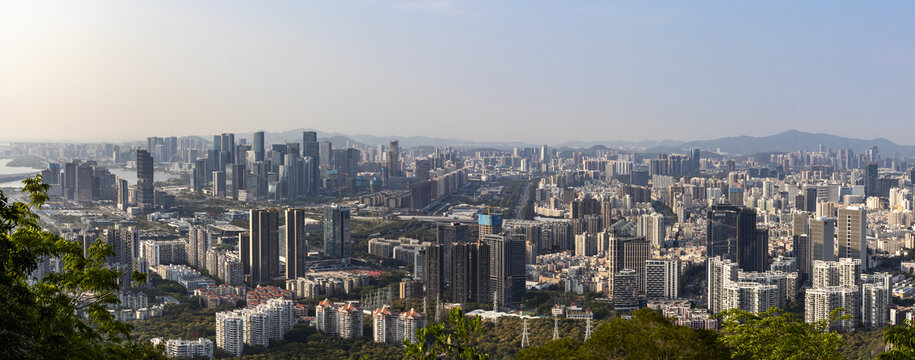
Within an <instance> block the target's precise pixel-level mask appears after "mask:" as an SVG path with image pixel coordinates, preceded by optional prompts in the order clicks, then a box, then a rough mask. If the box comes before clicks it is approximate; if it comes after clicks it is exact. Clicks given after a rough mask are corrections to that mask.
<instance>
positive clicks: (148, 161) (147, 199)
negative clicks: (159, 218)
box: [137, 150, 155, 211]
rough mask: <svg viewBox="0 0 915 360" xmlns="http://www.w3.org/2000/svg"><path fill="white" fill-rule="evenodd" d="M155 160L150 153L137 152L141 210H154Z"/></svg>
mask: <svg viewBox="0 0 915 360" xmlns="http://www.w3.org/2000/svg"><path fill="white" fill-rule="evenodd" d="M154 196H155V194H154V189H153V158H152V156H150V155H149V151H146V150H137V205H139V206H140V210H143V211H149V210H151V209H152V208H153V206H154V202H153V197H154Z"/></svg>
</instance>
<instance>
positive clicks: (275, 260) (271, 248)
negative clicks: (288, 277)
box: [248, 209, 280, 285]
mask: <svg viewBox="0 0 915 360" xmlns="http://www.w3.org/2000/svg"><path fill="white" fill-rule="evenodd" d="M249 224H250V226H249V230H248V233H249V239H248V242H249V245H248V252H249V254H250V256H249V257H248V259H249V261H250V265H249V267H250V273H249V275H250V284H252V285H254V284H259V283H265V282H268V281H270V280H272V279H273V278H274V277H276V276H277V275H278V274H279V270H280V253H279V241H280V240H279V227H280V223H279V211H277V210H276V209H263V210H254V209H252V210H250V213H249Z"/></svg>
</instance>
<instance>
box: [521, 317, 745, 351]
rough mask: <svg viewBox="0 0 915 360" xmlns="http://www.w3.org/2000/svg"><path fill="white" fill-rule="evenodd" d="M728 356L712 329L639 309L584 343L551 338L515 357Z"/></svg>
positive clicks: (609, 323) (607, 326) (726, 349)
mask: <svg viewBox="0 0 915 360" xmlns="http://www.w3.org/2000/svg"><path fill="white" fill-rule="evenodd" d="M729 355H730V350H729V349H728V348H727V347H726V346H724V345H722V344H721V343H719V342H718V341H716V334H715V333H714V332H713V331H708V330H693V329H691V328H687V327H683V326H677V325H674V324H672V323H671V321H670V320H669V319H667V318H665V317H664V316H662V315H661V314H659V313H658V312H656V311H653V310H650V309H639V310H636V311H635V312H633V314H632V318H631V319H621V318H616V319H613V320H611V321H609V322H605V323H602V324H601V325H599V326H598V327H597V328H596V329H595V330H594V332H593V334H592V335H591V338H590V339H588V340H587V341H585V342H584V343H579V342H577V341H575V340H571V339H568V338H566V339H560V340H554V341H550V342H548V343H546V344H544V345H542V346H537V347H532V348H528V349H522V350H521V351H520V352H518V356H517V359H726V358H728V357H729Z"/></svg>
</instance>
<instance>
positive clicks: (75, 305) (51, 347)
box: [0, 175, 164, 359]
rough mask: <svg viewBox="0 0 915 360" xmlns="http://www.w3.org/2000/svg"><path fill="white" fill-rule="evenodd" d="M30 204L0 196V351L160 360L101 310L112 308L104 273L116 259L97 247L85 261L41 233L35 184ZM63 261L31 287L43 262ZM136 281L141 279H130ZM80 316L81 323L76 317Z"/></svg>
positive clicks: (113, 275) (77, 249)
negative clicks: (31, 277) (58, 268)
mask: <svg viewBox="0 0 915 360" xmlns="http://www.w3.org/2000/svg"><path fill="white" fill-rule="evenodd" d="M23 184H24V185H25V186H24V188H23V190H22V192H23V193H24V194H27V195H28V203H25V202H18V201H17V202H12V203H11V202H10V200H9V198H7V197H6V195H5V194H3V192H2V191H0V347H2V348H3V349H4V354H3V357H9V358H17V359H59V358H76V359H99V358H103V359H104V358H118V359H132V358H164V354H163V353H162V351H161V349H157V348H154V347H153V346H152V345H151V344H150V343H149V342H137V341H135V340H132V339H131V338H130V326H129V325H128V324H125V323H122V322H119V321H116V320H115V319H114V316H113V315H111V314H110V313H109V312H108V310H107V305H109V304H115V303H117V302H118V298H117V296H116V291H117V290H118V283H117V279H118V271H117V270H113V269H109V268H106V267H105V266H104V265H105V261H106V259H108V258H109V257H111V256H112V255H114V251H113V250H112V248H111V246H108V245H105V244H102V243H101V242H98V241H97V242H96V243H95V244H93V245H92V246H91V247H90V248H89V249H88V251H87V254H86V255H84V254H83V249H82V246H81V245H80V244H77V243H71V242H68V241H66V240H64V239H63V238H61V237H60V236H58V235H55V234H52V233H50V232H48V231H45V230H43V229H42V228H41V226H40V218H39V216H38V215H37V214H36V213H34V212H33V210H35V209H38V208H39V207H40V206H41V205H42V204H44V203H45V202H46V201H47V200H48V195H47V191H48V189H49V188H50V186H49V185H47V184H43V183H42V181H41V176H40V175H38V176H36V177H34V178H30V179H26V180H24V181H23ZM52 257H57V258H60V259H61V260H62V261H63V264H64V265H63V266H62V269H61V272H59V273H53V274H48V275H47V276H45V277H44V278H42V279H40V280H38V281H35V282H33V283H30V282H29V279H28V277H29V275H30V274H31V273H32V272H33V271H35V270H36V269H37V268H38V266H39V264H40V263H41V262H42V261H43V260H44V259H47V258H52ZM132 279H133V280H135V281H142V280H144V279H145V278H144V277H143V276H142V274H138V273H135V274H133V276H132ZM80 314H85V319H84V318H83V317H82V316H81V315H80Z"/></svg>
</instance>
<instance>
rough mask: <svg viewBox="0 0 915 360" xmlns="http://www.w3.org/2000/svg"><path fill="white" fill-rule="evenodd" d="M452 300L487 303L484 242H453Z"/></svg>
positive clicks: (486, 262) (487, 261) (487, 253)
mask: <svg viewBox="0 0 915 360" xmlns="http://www.w3.org/2000/svg"><path fill="white" fill-rule="evenodd" d="M451 263H452V267H453V269H452V280H451V295H452V300H453V301H455V302H458V303H467V302H475V303H480V304H484V303H488V302H490V301H492V300H491V299H490V298H489V296H490V295H491V293H490V291H489V245H488V244H484V243H455V244H453V245H452V248H451Z"/></svg>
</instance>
